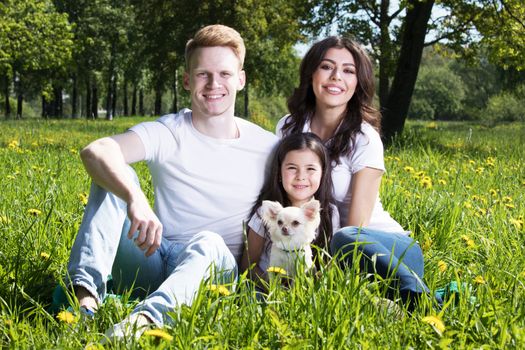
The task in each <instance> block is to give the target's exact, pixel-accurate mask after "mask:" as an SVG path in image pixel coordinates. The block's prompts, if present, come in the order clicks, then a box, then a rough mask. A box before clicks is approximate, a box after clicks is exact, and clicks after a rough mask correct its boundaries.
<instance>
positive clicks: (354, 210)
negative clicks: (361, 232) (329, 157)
mask: <svg viewBox="0 0 525 350" xmlns="http://www.w3.org/2000/svg"><path fill="white" fill-rule="evenodd" d="M382 176H383V170H379V169H374V168H363V169H361V170H359V171H358V172H356V173H355V174H353V175H352V183H351V184H350V191H352V192H351V193H352V196H351V202H350V207H349V210H348V218H347V221H346V224H347V225H348V226H358V227H359V226H368V224H369V223H370V218H371V216H372V211H373V209H374V205H375V203H376V199H377V195H378V193H379V186H380V185H381V177H382Z"/></svg>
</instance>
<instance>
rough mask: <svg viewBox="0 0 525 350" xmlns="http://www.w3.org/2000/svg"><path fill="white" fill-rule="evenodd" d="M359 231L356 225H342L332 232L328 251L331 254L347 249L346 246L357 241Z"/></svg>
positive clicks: (348, 246)
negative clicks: (339, 228)
mask: <svg viewBox="0 0 525 350" xmlns="http://www.w3.org/2000/svg"><path fill="white" fill-rule="evenodd" d="M360 233H361V228H360V227H356V226H348V227H344V228H342V229H341V230H339V231H337V232H336V233H334V234H333V236H332V240H331V241H330V251H331V252H332V254H336V253H338V252H340V251H343V252H344V251H346V250H348V248H350V247H351V246H352V245H353V244H354V243H356V242H358V241H359V234H360Z"/></svg>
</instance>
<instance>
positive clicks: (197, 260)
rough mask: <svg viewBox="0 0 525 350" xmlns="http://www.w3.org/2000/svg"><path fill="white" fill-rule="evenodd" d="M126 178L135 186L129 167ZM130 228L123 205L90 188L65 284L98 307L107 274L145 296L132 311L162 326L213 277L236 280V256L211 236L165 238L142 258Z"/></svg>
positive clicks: (122, 288) (120, 285) (119, 284)
mask: <svg viewBox="0 0 525 350" xmlns="http://www.w3.org/2000/svg"><path fill="white" fill-rule="evenodd" d="M130 176H132V177H133V178H134V179H135V181H136V182H137V183H138V179H137V176H136V174H135V172H134V171H132V169H131V168H130ZM129 227H130V221H129V219H128V218H127V211H126V203H125V202H124V201H122V200H121V199H120V198H118V197H117V196H115V195H114V194H112V193H110V192H107V191H106V190H104V189H103V188H101V187H100V186H98V185H97V184H95V183H93V184H92V185H91V190H90V194H89V201H88V204H87V206H86V209H85V212H84V218H83V220H82V224H81V226H80V229H79V232H78V234H77V237H76V239H75V243H74V244H73V247H72V250H71V255H70V258H69V264H68V277H67V278H68V280H67V283H68V284H70V285H73V286H82V287H84V288H86V289H87V290H88V291H89V292H90V293H91V294H92V295H93V296H94V297H95V298H96V299H97V301H98V302H99V303H100V302H101V301H102V300H104V297H105V295H106V283H107V278H108V275H110V274H111V275H112V276H113V286H114V288H116V289H117V291H125V290H133V293H134V294H132V295H135V296H141V297H146V298H145V299H144V300H143V301H142V302H141V303H139V304H138V305H137V307H136V308H135V310H134V311H133V312H134V313H136V312H140V313H143V314H145V315H146V316H148V317H149V318H150V319H151V320H152V321H154V322H155V323H156V324H157V325H158V326H161V325H162V324H164V322H165V321H166V319H165V315H166V312H168V311H173V309H174V308H175V307H177V306H178V305H180V304H187V305H188V304H191V302H192V301H193V298H194V297H195V295H196V292H197V291H198V289H199V286H200V285H201V283H202V282H203V280H205V279H207V278H209V277H212V276H213V278H214V283H229V282H234V281H235V279H236V277H237V263H236V261H235V258H234V256H233V255H232V253H231V252H230V250H229V249H228V247H227V246H226V244H225V243H224V240H223V239H222V237H221V236H219V235H218V234H216V233H214V232H210V231H202V232H199V233H198V234H196V235H195V236H194V237H193V238H192V239H191V240H190V241H189V242H186V243H177V242H172V241H168V240H167V239H165V238H163V239H162V243H161V246H160V248H159V249H157V251H156V252H155V253H154V254H153V255H151V256H149V257H146V256H145V255H144V252H143V251H142V250H140V249H139V248H138V247H137V246H136V245H135V244H134V242H133V240H130V239H128V238H127V233H128V231H129Z"/></svg>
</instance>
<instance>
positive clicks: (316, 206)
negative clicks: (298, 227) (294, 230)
mask: <svg viewBox="0 0 525 350" xmlns="http://www.w3.org/2000/svg"><path fill="white" fill-rule="evenodd" d="M301 209H302V210H303V213H304V216H306V218H307V219H308V220H310V221H312V220H314V219H315V218H316V217H317V215H318V214H319V212H320V211H321V204H320V203H319V201H318V200H317V199H311V200H310V201H309V202H307V203H304V204H303V205H301Z"/></svg>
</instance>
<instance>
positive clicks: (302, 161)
mask: <svg viewBox="0 0 525 350" xmlns="http://www.w3.org/2000/svg"><path fill="white" fill-rule="evenodd" d="M322 174H323V168H322V166H321V160H320V159H319V157H318V156H317V154H315V153H314V152H313V151H311V150H309V149H301V150H296V151H290V152H288V153H287V154H286V156H285V157H284V160H283V162H282V164H281V179H282V184H283V188H284V190H285V191H286V193H287V194H288V199H289V200H290V202H291V203H292V205H293V206H295V207H299V206H301V205H302V204H304V203H306V202H308V201H309V200H310V199H311V198H312V197H313V196H314V194H315V192H317V190H318V189H319V185H320V183H321V176H322Z"/></svg>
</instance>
